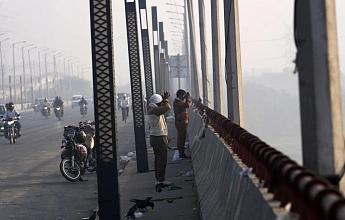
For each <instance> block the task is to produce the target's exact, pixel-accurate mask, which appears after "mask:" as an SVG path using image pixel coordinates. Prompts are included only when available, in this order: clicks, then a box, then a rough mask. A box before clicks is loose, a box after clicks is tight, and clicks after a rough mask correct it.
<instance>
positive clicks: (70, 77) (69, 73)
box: [66, 58, 77, 97]
mask: <svg viewBox="0 0 345 220" xmlns="http://www.w3.org/2000/svg"><path fill="white" fill-rule="evenodd" d="M75 59H77V58H71V59H69V60H68V61H67V70H68V76H69V92H70V97H72V75H71V72H70V68H69V61H72V60H75ZM66 91H67V89H66ZM66 94H67V93H66Z"/></svg>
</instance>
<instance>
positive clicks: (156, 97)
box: [150, 94, 163, 104]
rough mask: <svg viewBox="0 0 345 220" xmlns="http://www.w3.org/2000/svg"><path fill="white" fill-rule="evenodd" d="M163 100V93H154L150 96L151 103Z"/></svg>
mask: <svg viewBox="0 0 345 220" xmlns="http://www.w3.org/2000/svg"><path fill="white" fill-rule="evenodd" d="M162 101H163V98H162V96H161V95H158V94H153V95H152V96H151V98H150V103H154V104H158V103H160V102H162Z"/></svg>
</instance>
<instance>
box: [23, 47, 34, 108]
mask: <svg viewBox="0 0 345 220" xmlns="http://www.w3.org/2000/svg"><path fill="white" fill-rule="evenodd" d="M31 46H33V44H30V45H27V46H24V47H22V61H23V80H24V98H25V102H27V94H26V77H25V61H24V48H26V47H31ZM21 103H22V105H23V99H22V102H21ZM22 110H23V109H22Z"/></svg>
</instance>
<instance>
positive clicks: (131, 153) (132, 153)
mask: <svg viewBox="0 0 345 220" xmlns="http://www.w3.org/2000/svg"><path fill="white" fill-rule="evenodd" d="M134 154H135V151H133V152H132V151H131V152H128V153H127V156H128V157H131V156H133V155H134Z"/></svg>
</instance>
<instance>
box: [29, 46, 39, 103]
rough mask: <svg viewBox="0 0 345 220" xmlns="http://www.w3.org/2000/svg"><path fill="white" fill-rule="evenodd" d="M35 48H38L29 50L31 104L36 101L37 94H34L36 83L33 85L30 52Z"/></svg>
mask: <svg viewBox="0 0 345 220" xmlns="http://www.w3.org/2000/svg"><path fill="white" fill-rule="evenodd" d="M35 48H37V47H36V46H35V47H32V48H29V49H28V58H29V70H30V85H31V103H34V101H35V93H34V83H33V80H32V68H31V59H30V50H33V49H35Z"/></svg>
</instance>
